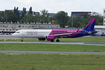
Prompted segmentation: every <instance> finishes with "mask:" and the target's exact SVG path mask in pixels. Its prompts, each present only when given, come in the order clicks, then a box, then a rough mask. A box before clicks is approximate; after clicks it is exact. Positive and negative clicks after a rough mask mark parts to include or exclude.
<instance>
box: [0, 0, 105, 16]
mask: <svg viewBox="0 0 105 70" xmlns="http://www.w3.org/2000/svg"><path fill="white" fill-rule="evenodd" d="M14 7H19V10H22V9H23V7H25V8H26V9H27V11H28V10H29V8H30V7H32V9H33V11H36V12H40V11H41V10H43V9H46V10H48V12H49V13H57V12H58V11H65V12H67V13H68V14H69V16H70V15H71V12H72V11H92V12H98V13H100V14H102V15H103V9H105V0H0V11H2V10H3V11H4V10H5V9H8V10H11V9H14Z"/></svg>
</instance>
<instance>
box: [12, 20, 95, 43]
mask: <svg viewBox="0 0 105 70" xmlns="http://www.w3.org/2000/svg"><path fill="white" fill-rule="evenodd" d="M95 22H96V18H92V19H91V21H90V22H89V23H88V24H87V25H86V27H85V28H84V29H83V30H79V29H78V30H69V29H66V30H58V29H31V30H18V31H16V32H15V33H14V34H12V36H15V37H19V38H21V39H22V40H21V42H23V38H38V40H39V41H44V40H48V41H51V42H54V40H55V39H56V42H59V41H60V40H59V38H76V37H82V36H87V35H92V34H94V33H97V31H95V30H94V25H95Z"/></svg>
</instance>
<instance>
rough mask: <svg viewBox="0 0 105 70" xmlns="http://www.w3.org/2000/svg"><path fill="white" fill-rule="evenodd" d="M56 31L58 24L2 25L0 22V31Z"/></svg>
mask: <svg viewBox="0 0 105 70" xmlns="http://www.w3.org/2000/svg"><path fill="white" fill-rule="evenodd" d="M52 28H53V29H58V28H60V25H59V24H35V23H31V24H29V23H27V24H20V23H2V22H0V29H1V30H3V31H17V30H21V29H52Z"/></svg>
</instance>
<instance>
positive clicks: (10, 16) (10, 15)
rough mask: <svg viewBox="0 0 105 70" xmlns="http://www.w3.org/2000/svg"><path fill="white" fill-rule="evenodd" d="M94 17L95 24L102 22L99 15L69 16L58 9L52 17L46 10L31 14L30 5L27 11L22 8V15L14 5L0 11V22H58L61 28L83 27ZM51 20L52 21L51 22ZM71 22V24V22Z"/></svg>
mask: <svg viewBox="0 0 105 70" xmlns="http://www.w3.org/2000/svg"><path fill="white" fill-rule="evenodd" d="M93 17H96V18H97V21H96V25H102V24H103V18H102V17H99V16H90V15H88V14H81V15H80V16H78V17H72V16H71V17H70V16H68V13H67V12H65V11H59V12H57V13H56V15H54V16H53V17H49V14H48V11H47V10H41V11H40V12H37V13H36V14H35V15H33V11H32V7H30V8H29V11H28V13H27V11H26V8H23V9H22V15H21V16H20V15H19V10H18V7H14V10H13V11H10V10H5V11H2V12H0V22H3V23H4V22H12V23H17V22H19V23H31V22H32V23H41V24H43V23H46V24H48V23H52V24H60V27H61V28H64V27H65V26H68V27H75V28H78V27H80V28H83V27H85V26H86V24H87V23H88V22H89V21H90V20H91V18H93ZM52 21H53V22H52ZM72 23H73V24H72Z"/></svg>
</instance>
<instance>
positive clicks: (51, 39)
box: [47, 36, 55, 42]
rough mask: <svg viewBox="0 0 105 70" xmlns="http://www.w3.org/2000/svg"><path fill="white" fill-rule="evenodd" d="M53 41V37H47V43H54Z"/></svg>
mask: <svg viewBox="0 0 105 70" xmlns="http://www.w3.org/2000/svg"><path fill="white" fill-rule="evenodd" d="M54 39H55V37H54V36H47V40H48V41H51V42H53V41H54Z"/></svg>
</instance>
